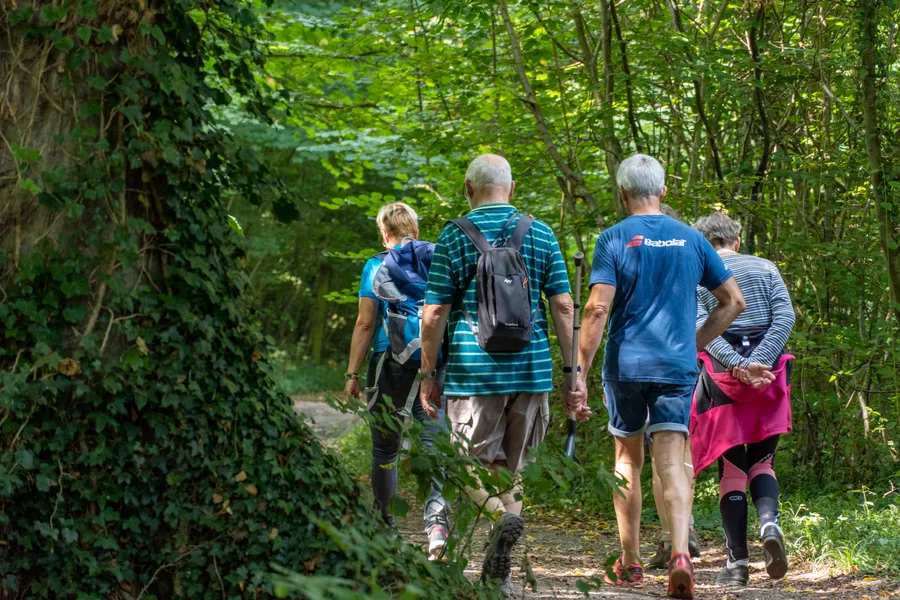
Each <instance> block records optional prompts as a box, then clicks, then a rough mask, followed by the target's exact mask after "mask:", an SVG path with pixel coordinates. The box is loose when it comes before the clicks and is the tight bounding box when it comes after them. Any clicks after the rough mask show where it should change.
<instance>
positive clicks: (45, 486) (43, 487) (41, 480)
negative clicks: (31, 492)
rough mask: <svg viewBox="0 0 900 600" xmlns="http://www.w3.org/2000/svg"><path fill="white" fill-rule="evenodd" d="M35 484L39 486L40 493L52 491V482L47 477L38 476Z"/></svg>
mask: <svg viewBox="0 0 900 600" xmlns="http://www.w3.org/2000/svg"><path fill="white" fill-rule="evenodd" d="M34 483H35V485H36V486H37V489H38V491H39V492H46V491H49V490H50V486H51V485H52V483H53V482H52V481H50V478H49V477H47V476H46V475H38V476H37V477H35V479H34Z"/></svg>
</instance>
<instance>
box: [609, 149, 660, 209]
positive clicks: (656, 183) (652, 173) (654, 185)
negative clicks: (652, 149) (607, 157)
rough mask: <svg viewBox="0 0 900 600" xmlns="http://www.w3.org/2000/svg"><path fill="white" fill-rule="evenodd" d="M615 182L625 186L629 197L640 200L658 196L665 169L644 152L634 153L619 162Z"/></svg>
mask: <svg viewBox="0 0 900 600" xmlns="http://www.w3.org/2000/svg"><path fill="white" fill-rule="evenodd" d="M616 183H618V184H619V186H621V187H623V188H625V191H626V192H628V196H629V198H631V199H632V200H635V201H638V202H640V201H641V200H643V199H644V198H650V197H659V195H660V194H662V191H663V187H665V184H666V171H665V170H664V169H663V168H662V165H661V164H659V161H658V160H656V159H655V158H653V157H652V156H647V155H646V154H634V155H632V156H629V157H628V158H626V159H625V160H623V161H622V162H621V164H619V170H618V171H616Z"/></svg>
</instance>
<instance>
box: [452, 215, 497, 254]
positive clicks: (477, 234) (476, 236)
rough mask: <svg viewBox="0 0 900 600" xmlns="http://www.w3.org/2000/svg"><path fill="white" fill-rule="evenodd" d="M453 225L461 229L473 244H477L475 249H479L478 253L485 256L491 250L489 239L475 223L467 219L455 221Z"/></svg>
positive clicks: (461, 218) (462, 218)
mask: <svg viewBox="0 0 900 600" xmlns="http://www.w3.org/2000/svg"><path fill="white" fill-rule="evenodd" d="M451 223H453V224H454V225H456V226H457V227H459V229H460V231H462V232H463V233H464V234H466V237H467V238H469V239H470V240H472V243H473V244H475V247H476V248H477V249H478V252H479V253H480V254H484V253H485V252H487V251H488V250H490V249H491V245H490V244H488V241H487V238H485V237H484V234H483V233H481V231H480V230H479V229H478V228H477V227H475V223H473V222H472V221H470V220H469V219H467V218H466V217H460V218H458V219H453V221H451Z"/></svg>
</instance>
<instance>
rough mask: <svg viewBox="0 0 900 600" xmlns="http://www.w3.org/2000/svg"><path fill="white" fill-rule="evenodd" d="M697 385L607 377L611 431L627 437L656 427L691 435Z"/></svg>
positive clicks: (607, 399) (652, 430) (653, 430)
mask: <svg viewBox="0 0 900 600" xmlns="http://www.w3.org/2000/svg"><path fill="white" fill-rule="evenodd" d="M694 385H695V384H693V383H687V384H684V383H655V382H652V381H604V382H603V390H604V391H605V392H606V408H607V410H608V411H609V432H610V433H611V434H613V435H614V436H616V437H625V438H627V437H636V436H639V435H644V433H645V432H646V433H647V434H651V433H653V432H655V431H680V432H682V433H684V434H685V435H688V434H689V432H690V431H689V429H688V422H689V421H690V418H691V401H692V399H693V396H694ZM648 414H649V417H650V418H649V420H648V419H647V416H648Z"/></svg>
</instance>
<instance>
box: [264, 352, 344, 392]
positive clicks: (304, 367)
mask: <svg viewBox="0 0 900 600" xmlns="http://www.w3.org/2000/svg"><path fill="white" fill-rule="evenodd" d="M273 365H274V368H275V379H276V381H277V382H278V383H279V384H280V386H281V389H282V390H284V391H285V392H286V393H287V394H290V395H294V394H318V393H321V392H336V391H338V390H341V389H343V387H344V373H345V371H346V367H345V366H339V365H317V364H313V363H310V362H296V361H295V360H293V359H291V358H287V357H286V356H285V353H284V352H275V353H274V354H273Z"/></svg>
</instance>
